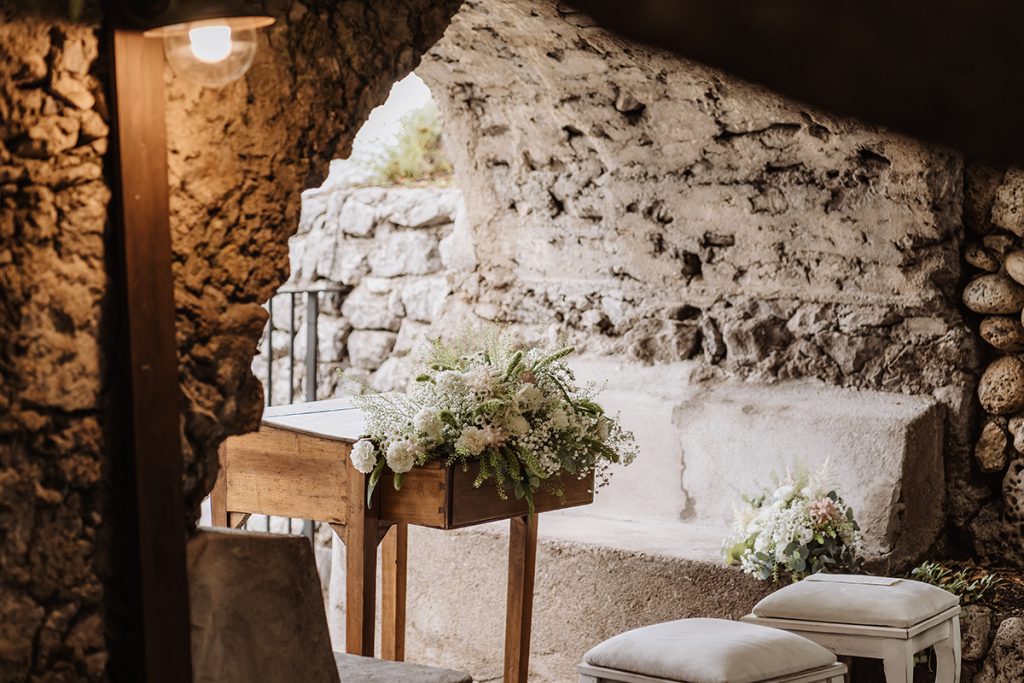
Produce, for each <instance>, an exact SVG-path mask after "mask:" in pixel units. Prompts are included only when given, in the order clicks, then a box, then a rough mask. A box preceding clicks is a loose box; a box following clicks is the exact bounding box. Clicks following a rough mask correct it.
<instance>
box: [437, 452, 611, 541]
mask: <svg viewBox="0 0 1024 683" xmlns="http://www.w3.org/2000/svg"><path fill="white" fill-rule="evenodd" d="M478 468H479V466H478V465H476V464H472V465H470V466H469V471H468V472H463V471H462V468H461V467H456V468H454V472H453V477H452V508H451V510H452V514H451V518H450V520H449V522H450V523H449V526H448V528H450V529H458V528H460V527H465V526H472V525H474V524H480V523H482V522H491V521H495V520H499V519H508V518H510V517H518V516H520V515H525V514H527V513H528V512H529V506H528V505H527V504H526V501H525V500H516V499H515V497H514V496H512V495H511V494H509V497H508V499H507V500H502V499H501V498H499V497H498V492H497V490H496V489H495V487H494V482H493V481H487V482H485V483H484V484H483V485H482V486H481V487H480V488H474V487H473V481H474V480H475V479H476V475H477V471H478ZM562 482H563V483H562V486H563V488H564V489H565V496H564V497H562V498H560V497H558V496H553V495H551V494H550V493H546V492H544V491H543V489H541V491H539V492H538V493H537V496H536V499H535V501H534V503H535V506H534V507H535V509H536V511H537V512H548V511H550V510H560V509H562V508H570V507H576V506H578V505H589V504H590V503H592V502H594V493H593V490H594V476H593V474H591V475H590V476H589V477H587V478H586V479H582V480H581V479H577V478H576V477H571V476H563V477H562Z"/></svg>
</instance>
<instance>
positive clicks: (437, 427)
mask: <svg viewBox="0 0 1024 683" xmlns="http://www.w3.org/2000/svg"><path fill="white" fill-rule="evenodd" d="M412 426H413V427H415V428H416V431H418V432H421V433H422V434H425V435H426V436H427V438H428V439H439V438H441V430H442V429H444V422H443V421H442V420H441V412H440V411H439V410H438V409H437V408H429V407H428V408H421V409H420V411H419V412H418V413H416V416H415V417H413V418H412Z"/></svg>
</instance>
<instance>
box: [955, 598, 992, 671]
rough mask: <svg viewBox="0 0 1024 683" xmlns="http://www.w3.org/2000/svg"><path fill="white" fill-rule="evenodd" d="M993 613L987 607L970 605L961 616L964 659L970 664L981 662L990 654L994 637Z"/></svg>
mask: <svg viewBox="0 0 1024 683" xmlns="http://www.w3.org/2000/svg"><path fill="white" fill-rule="evenodd" d="M991 631H992V611H991V610H990V609H988V608H987V607H979V606H977V605H968V606H967V607H965V608H964V611H963V613H961V615H960V632H961V634H962V635H961V638H960V641H961V644H960V651H961V653H962V654H963V658H964V659H966V660H967V661H969V662H977V661H979V660H981V659H982V658H983V657H984V656H985V654H986V653H987V652H988V646H989V643H990V642H991V639H992V635H991Z"/></svg>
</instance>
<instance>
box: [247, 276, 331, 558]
mask: <svg viewBox="0 0 1024 683" xmlns="http://www.w3.org/2000/svg"><path fill="white" fill-rule="evenodd" d="M344 291H346V290H345V289H343V288H341V287H321V288H318V289H281V290H278V291H277V292H276V293H274V294H273V295H272V296H271V297H270V301H268V302H267V312H268V313H269V319H268V320H267V331H266V337H265V338H264V340H265V342H266V347H267V348H266V356H267V375H266V380H267V385H266V391H265V394H266V404H267V405H268V406H272V405H274V332H275V331H276V330H277V329H278V328H277V327H275V325H274V300H275V299H278V298H279V297H287V302H288V328H287V329H288V404H291V403H294V402H295V401H294V398H295V336H296V334H297V333H298V329H296V325H295V312H296V299H298V298H302V299H305V321H304V323H305V327H306V357H305V359H304V363H303V366H304V372H305V381H304V382H303V385H304V392H303V401H304V402H309V401H315V400H316V392H317V388H318V386H319V377H318V372H317V371H318V367H317V364H318V361H319V358H318V351H319V347H320V338H319V336H320V333H319V323H320V295H321V294H335V293H342V292H344ZM285 519H287V520H288V533H289V534H293V533H295V532H294V531H293V525H294V523H296V522H301V527H300V528H301V532H300V533H301V535H303V536H305V537H306V538H308V539H309V540H310V542H311V543H312V542H313V539H314V538H315V536H316V532H317V530H318V529H319V528H320V522H315V521H313V520H309V519H301V520H300V519H293V518H291V517H287V518H285ZM262 521H263V522H264V524H263V527H264V528H263V529H255V528H253V527H252V526H250V524H251V523H254V520H252V518H250V519H249V520H246V522H245V524H244V525H243V526H244V528H245V529H247V530H249V531H266V532H268V533H269V532H270V530H271V517H270V516H267V517H265V518H264V519H263V520H262Z"/></svg>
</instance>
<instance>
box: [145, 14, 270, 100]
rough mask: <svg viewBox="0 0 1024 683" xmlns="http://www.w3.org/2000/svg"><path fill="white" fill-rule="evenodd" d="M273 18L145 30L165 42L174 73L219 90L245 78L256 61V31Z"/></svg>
mask: <svg viewBox="0 0 1024 683" xmlns="http://www.w3.org/2000/svg"><path fill="white" fill-rule="evenodd" d="M272 23H274V20H273V19H272V18H270V17H256V16H251V17H225V18H217V19H204V20H201V21H190V22H185V23H180V24H173V25H171V26H164V27H161V28H157V29H153V30H150V31H146V34H145V35H146V36H147V37H159V38H163V41H164V52H165V53H166V55H167V61H168V62H170V64H171V68H172V69H174V72H175V73H176V74H178V75H179V76H181V77H182V78H187V79H188V80H190V81H194V82H196V83H199V84H200V85H203V86H206V87H208V88H220V87H223V86H225V85H227V84H228V83H231V82H232V81H236V80H238V79H239V78H241V77H242V76H243V75H245V72H246V71H248V70H249V67H250V66H252V62H253V59H255V58H256V48H257V45H258V43H257V36H256V31H257V29H260V28H263V27H264V26H269V25H270V24H272Z"/></svg>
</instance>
